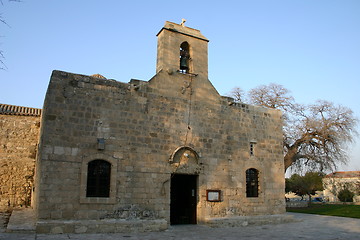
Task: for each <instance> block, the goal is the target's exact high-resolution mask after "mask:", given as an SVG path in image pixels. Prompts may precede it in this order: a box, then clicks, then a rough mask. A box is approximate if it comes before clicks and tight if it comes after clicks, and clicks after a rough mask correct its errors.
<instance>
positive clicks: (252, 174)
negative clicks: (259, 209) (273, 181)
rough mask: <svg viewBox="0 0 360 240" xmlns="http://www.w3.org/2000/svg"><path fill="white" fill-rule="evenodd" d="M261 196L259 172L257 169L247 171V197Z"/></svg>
mask: <svg viewBox="0 0 360 240" xmlns="http://www.w3.org/2000/svg"><path fill="white" fill-rule="evenodd" d="M258 196H259V171H258V170H256V169H255V168H249V169H248V170H246V197H258Z"/></svg>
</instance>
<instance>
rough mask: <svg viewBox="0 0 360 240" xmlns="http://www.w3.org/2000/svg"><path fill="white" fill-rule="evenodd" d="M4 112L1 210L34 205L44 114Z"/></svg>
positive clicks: (0, 145)
mask: <svg viewBox="0 0 360 240" xmlns="http://www.w3.org/2000/svg"><path fill="white" fill-rule="evenodd" d="M7 106H9V105H7ZM1 107H4V105H1ZM13 107H15V106H13ZM24 109H25V110H28V109H29V108H23V110H24ZM0 110H1V111H0V129H1V131H0V209H9V208H12V207H19V206H30V205H31V198H32V196H31V193H32V188H33V181H34V171H35V170H34V168H35V158H36V151H37V143H38V138H39V129H40V116H39V115H38V114H39V112H40V111H37V112H36V113H34V114H33V113H25V112H24V111H21V109H20V111H17V110H19V109H18V108H15V111H12V112H9V111H5V110H4V108H1V109H0ZM38 110H39V109H38ZM34 115H35V116H34Z"/></svg>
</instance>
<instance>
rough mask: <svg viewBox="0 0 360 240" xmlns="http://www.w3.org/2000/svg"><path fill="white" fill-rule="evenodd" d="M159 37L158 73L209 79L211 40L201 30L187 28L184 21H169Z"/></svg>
mask: <svg viewBox="0 0 360 240" xmlns="http://www.w3.org/2000/svg"><path fill="white" fill-rule="evenodd" d="M157 37H158V46H157V63H156V73H158V72H160V71H161V70H165V71H167V72H179V73H183V74H194V75H201V76H202V77H205V78H206V79H207V78H208V42H209V40H208V39H206V38H205V37H204V36H203V35H202V34H201V32H200V31H199V30H196V29H193V28H189V27H186V26H185V25H184V21H183V22H182V23H181V24H176V23H172V22H168V21H167V22H165V25H164V27H163V28H162V29H161V30H160V32H159V33H158V34H157ZM179 51H180V53H179Z"/></svg>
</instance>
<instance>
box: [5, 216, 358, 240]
mask: <svg viewBox="0 0 360 240" xmlns="http://www.w3.org/2000/svg"><path fill="white" fill-rule="evenodd" d="M288 214H290V215H293V216H294V217H295V218H296V219H298V220H300V222H292V223H284V224H278V225H263V226H247V227H238V228H209V227H206V226H201V225H178V226H171V227H170V228H169V229H168V230H167V231H164V232H152V233H116V234H59V235H47V234H34V233H33V234H20V233H5V232H4V231H3V230H1V229H0V240H5V239H6V240H13V239H14V240H15V239H16V240H68V239H74V240H110V239H111V240H115V239H116V240H118V239H127V240H134V239H141V240H172V239H178V240H181V239H193V240H195V239H196V240H206V239H216V240H225V239H226V240H233V239H246V240H257V239H267V240H269V239H280V240H282V239H284V240H285V239H286V240H289V239H312V240H323V239H324V240H325V239H326V240H335V239H343V240H352V239H354V240H355V239H357V240H359V239H360V219H354V218H341V217H329V216H320V215H310V214H299V213H288Z"/></svg>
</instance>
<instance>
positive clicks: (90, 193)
mask: <svg viewBox="0 0 360 240" xmlns="http://www.w3.org/2000/svg"><path fill="white" fill-rule="evenodd" d="M110 172H111V164H110V163H109V162H107V161H104V160H94V161H91V162H89V164H88V172H87V188H86V197H109V195H110Z"/></svg>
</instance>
